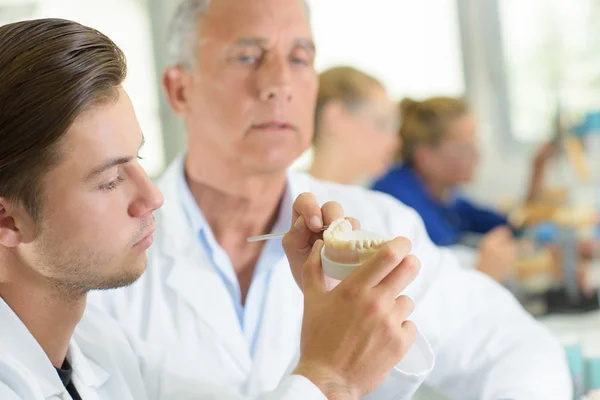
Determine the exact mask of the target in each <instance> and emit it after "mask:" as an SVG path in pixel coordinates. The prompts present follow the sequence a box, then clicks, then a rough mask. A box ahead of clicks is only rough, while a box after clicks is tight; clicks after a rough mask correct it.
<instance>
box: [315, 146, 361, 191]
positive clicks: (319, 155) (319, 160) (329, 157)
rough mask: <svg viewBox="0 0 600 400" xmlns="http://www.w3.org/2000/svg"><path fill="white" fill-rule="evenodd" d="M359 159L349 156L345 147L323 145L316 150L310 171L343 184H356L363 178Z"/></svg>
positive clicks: (327, 179)
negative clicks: (344, 149) (337, 147)
mask: <svg viewBox="0 0 600 400" xmlns="http://www.w3.org/2000/svg"><path fill="white" fill-rule="evenodd" d="M357 166H359V167H360V164H359V162H358V160H356V159H353V158H352V157H349V156H348V155H347V154H346V153H345V152H344V151H343V149H341V148H340V149H339V150H338V149H336V148H335V147H332V146H327V145H323V146H322V147H321V148H320V149H319V150H315V155H314V160H313V163H312V166H311V167H310V169H309V171H308V172H309V173H310V174H311V175H312V176H314V177H315V178H317V179H321V180H324V181H330V182H337V183H343V184H348V185H350V184H355V183H357V182H358V180H359V179H360V178H361V173H360V168H357Z"/></svg>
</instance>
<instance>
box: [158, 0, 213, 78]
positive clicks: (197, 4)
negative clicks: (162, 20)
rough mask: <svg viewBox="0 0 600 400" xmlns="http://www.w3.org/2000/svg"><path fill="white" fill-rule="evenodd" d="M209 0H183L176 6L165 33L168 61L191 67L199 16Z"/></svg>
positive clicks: (194, 54) (206, 9)
mask: <svg viewBox="0 0 600 400" xmlns="http://www.w3.org/2000/svg"><path fill="white" fill-rule="evenodd" d="M210 3H211V0H183V1H182V2H181V3H179V6H177V9H176V10H175V14H174V15H173V18H172V19H171V24H170V26H169V30H168V34H167V52H168V62H169V64H171V65H181V66H185V67H191V66H192V65H194V63H195V61H196V45H197V42H196V37H197V32H196V31H197V29H198V25H199V23H200V18H202V16H203V15H204V14H205V13H206V11H208V7H209V6H210Z"/></svg>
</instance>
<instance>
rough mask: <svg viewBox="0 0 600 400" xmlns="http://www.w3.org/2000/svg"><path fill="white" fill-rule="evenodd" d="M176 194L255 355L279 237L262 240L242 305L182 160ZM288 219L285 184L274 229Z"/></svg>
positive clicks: (227, 261)
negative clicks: (244, 302) (191, 187)
mask: <svg viewBox="0 0 600 400" xmlns="http://www.w3.org/2000/svg"><path fill="white" fill-rule="evenodd" d="M182 160H183V158H182ZM179 198H180V199H181V204H182V206H183V209H184V211H185V213H186V216H187V218H188V220H189V223H190V224H191V226H192V227H193V231H194V232H197V235H198V240H199V241H200V243H201V244H202V247H203V248H204V251H205V252H206V254H207V256H208V258H209V259H210V260H211V262H212V264H213V267H214V268H215V270H216V271H217V273H218V274H219V276H220V277H221V279H222V280H223V282H224V283H225V286H226V287H227V290H228V292H229V295H230V296H231V301H232V302H233V304H234V306H235V310H236V312H237V316H238V320H239V322H240V326H241V328H242V332H243V333H244V336H245V338H246V341H247V343H248V347H249V349H250V355H251V356H252V357H254V354H255V350H256V346H257V339H258V332H259V327H260V326H261V321H262V318H263V314H264V312H263V311H264V310H265V302H266V295H267V287H268V285H269V281H270V279H271V272H272V270H273V268H274V266H275V265H276V264H277V263H279V261H281V259H282V257H285V253H284V251H283V246H282V244H281V239H275V240H269V241H267V242H266V243H265V247H264V248H263V251H262V253H261V255H260V257H259V259H258V262H257V264H256V268H255V270H254V275H253V277H252V283H251V284H250V289H249V291H248V295H247V296H246V304H245V306H243V305H242V294H241V289H240V285H239V282H238V279H237V275H236V273H235V270H234V268H233V264H232V263H231V259H230V258H229V256H228V255H227V253H226V252H225V250H223V248H222V247H221V246H220V245H219V243H218V242H217V240H216V238H215V236H214V234H213V232H212V229H211V228H210V226H209V225H208V222H207V221H206V218H205V217H204V215H203V214H202V211H201V210H200V208H199V207H198V204H197V203H196V200H195V199H194V196H193V195H192V192H191V191H190V188H189V186H188V184H187V182H186V180H185V172H184V163H183V162H182V163H181V180H180V183H179ZM291 220H292V195H291V193H290V190H289V186H288V187H287V188H286V191H285V194H284V196H283V199H282V201H281V204H280V208H279V215H278V218H277V221H276V222H275V225H274V227H273V232H283V231H287V230H288V229H289V227H290V221H291Z"/></svg>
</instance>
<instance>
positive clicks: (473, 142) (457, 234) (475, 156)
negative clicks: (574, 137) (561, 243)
mask: <svg viewBox="0 0 600 400" xmlns="http://www.w3.org/2000/svg"><path fill="white" fill-rule="evenodd" d="M399 108H400V113H401V116H402V125H401V127H400V137H401V141H402V147H401V149H400V152H399V157H398V161H399V164H398V165H396V166H394V167H393V168H392V169H390V171H388V173H387V174H386V175H385V176H383V177H382V178H381V179H379V180H378V181H377V182H375V184H374V185H373V188H374V189H375V190H378V191H381V192H385V193H388V194H390V195H392V196H394V197H395V198H397V199H398V200H400V201H402V202H403V203H405V204H406V205H408V206H410V207H413V208H414V209H415V210H417V212H418V213H419V214H420V215H421V217H422V218H423V220H424V222H425V227H426V229H427V233H429V236H430V237H431V240H432V241H433V242H434V243H435V244H437V245H439V246H456V245H459V244H461V242H462V241H463V239H464V238H465V235H467V234H473V233H474V234H480V235H483V236H482V237H481V240H480V241H479V245H478V248H479V253H478V257H477V258H476V268H477V269H479V270H480V271H482V272H484V273H486V274H488V275H490V276H491V277H492V278H494V279H496V280H497V281H500V282H503V281H504V280H505V279H506V278H507V277H508V275H509V274H510V273H511V270H512V269H513V268H514V266H515V265H516V258H517V246H516V241H515V237H514V231H515V230H514V229H513V228H511V227H510V225H509V222H508V216H507V215H504V214H502V213H500V212H498V211H496V210H494V209H492V208H491V207H486V206H482V205H479V204H476V203H475V202H474V201H472V200H470V199H468V198H467V197H464V196H463V195H462V194H461V193H460V190H459V187H460V185H464V184H468V183H470V182H472V180H473V178H474V176H475V173H476V168H477V166H478V164H479V158H480V153H479V148H478V129H477V121H476V117H475V116H474V115H473V113H472V111H471V110H470V109H469V106H468V105H467V103H466V102H465V101H464V100H462V99H459V98H452V97H433V98H430V99H427V100H424V101H422V102H419V101H414V100H411V99H404V100H403V101H402V102H401V103H400V107H399ZM551 150H552V147H551V146H550V145H544V146H542V147H541V148H540V150H538V152H537V153H536V156H535V158H534V160H533V164H532V178H531V183H530V186H529V191H528V195H527V202H531V201H534V200H535V199H536V198H538V197H539V194H540V191H541V189H542V184H543V176H544V166H545V164H546V161H547V160H548V159H549V158H550V156H551V153H552V151H551Z"/></svg>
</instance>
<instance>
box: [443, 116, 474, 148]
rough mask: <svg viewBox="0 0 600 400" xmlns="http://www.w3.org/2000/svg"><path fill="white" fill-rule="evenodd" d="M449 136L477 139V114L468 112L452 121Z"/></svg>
mask: <svg viewBox="0 0 600 400" xmlns="http://www.w3.org/2000/svg"><path fill="white" fill-rule="evenodd" d="M448 138H449V139H456V140H464V141H472V140H475V139H476V138H477V120H476V119H475V116H474V115H473V114H470V113H467V114H464V115H461V116H458V117H456V118H454V119H453V120H452V121H450V124H449V126H448Z"/></svg>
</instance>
